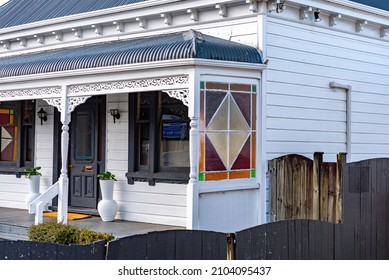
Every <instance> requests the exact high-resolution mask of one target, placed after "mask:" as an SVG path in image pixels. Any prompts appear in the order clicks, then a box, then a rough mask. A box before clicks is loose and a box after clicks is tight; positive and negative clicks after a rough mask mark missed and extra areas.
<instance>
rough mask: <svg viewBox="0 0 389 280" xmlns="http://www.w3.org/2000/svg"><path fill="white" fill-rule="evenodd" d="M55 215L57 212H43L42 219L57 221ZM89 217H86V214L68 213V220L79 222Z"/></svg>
mask: <svg viewBox="0 0 389 280" xmlns="http://www.w3.org/2000/svg"><path fill="white" fill-rule="evenodd" d="M57 214H58V212H57V211H53V212H45V213H43V217H45V218H52V219H57ZM90 217H91V215H88V214H78V213H68V220H81V219H87V218H90Z"/></svg>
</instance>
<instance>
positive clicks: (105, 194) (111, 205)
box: [97, 171, 118, 222]
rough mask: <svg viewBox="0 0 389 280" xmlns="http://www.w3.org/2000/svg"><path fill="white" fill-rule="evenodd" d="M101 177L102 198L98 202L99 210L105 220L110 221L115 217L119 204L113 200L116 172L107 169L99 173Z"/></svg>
mask: <svg viewBox="0 0 389 280" xmlns="http://www.w3.org/2000/svg"><path fill="white" fill-rule="evenodd" d="M97 178H99V179H100V190H101V197H102V199H101V200H100V201H99V203H98V204H97V210H98V212H99V214H100V217H101V219H102V220H103V221H104V222H110V221H113V220H114V219H115V216H116V212H117V210H118V204H117V202H116V201H115V200H113V187H114V182H115V181H117V180H116V177H115V174H113V173H111V172H109V171H106V172H102V173H99V174H97Z"/></svg>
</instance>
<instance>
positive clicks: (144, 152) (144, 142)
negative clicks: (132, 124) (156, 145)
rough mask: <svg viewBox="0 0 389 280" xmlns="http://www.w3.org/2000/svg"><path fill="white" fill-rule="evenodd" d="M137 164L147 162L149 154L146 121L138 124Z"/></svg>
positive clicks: (148, 129) (148, 133)
mask: <svg viewBox="0 0 389 280" xmlns="http://www.w3.org/2000/svg"><path fill="white" fill-rule="evenodd" d="M138 127H139V133H138V135H139V138H140V139H139V155H138V158H139V162H138V164H139V165H148V164H149V154H150V125H149V124H148V123H141V124H139V126H138Z"/></svg>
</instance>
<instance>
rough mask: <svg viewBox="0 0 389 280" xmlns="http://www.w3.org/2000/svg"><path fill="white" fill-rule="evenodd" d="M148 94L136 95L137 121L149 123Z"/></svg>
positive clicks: (149, 103)
mask: <svg viewBox="0 0 389 280" xmlns="http://www.w3.org/2000/svg"><path fill="white" fill-rule="evenodd" d="M150 105H151V102H150V94H149V93H145V92H142V93H138V106H137V107H138V108H137V112H138V117H137V120H138V121H149V120H150Z"/></svg>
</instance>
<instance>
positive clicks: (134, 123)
mask: <svg viewBox="0 0 389 280" xmlns="http://www.w3.org/2000/svg"><path fill="white" fill-rule="evenodd" d="M145 93H147V94H149V96H150V107H151V109H150V118H149V121H148V123H149V158H148V165H142V166H140V165H139V164H138V160H139V155H138V154H139V153H138V152H137V151H138V147H139V143H138V142H139V141H138V139H139V137H138V133H137V131H138V120H137V112H138V108H137V104H138V94H139V92H135V93H129V95H128V106H129V107H128V109H129V111H128V112H129V116H128V120H129V125H128V128H129V131H128V172H127V173H126V177H127V181H128V184H130V185H133V184H134V183H135V181H143V182H148V184H149V185H150V186H155V183H156V182H168V183H175V184H187V183H188V182H189V172H190V167H162V166H160V142H159V141H158V139H159V136H160V135H159V133H160V125H162V123H163V121H161V120H159V116H158V113H157V112H158V106H159V101H160V98H161V96H162V94H163V92H161V91H152V92H143V93H142V94H145ZM182 122H187V123H188V128H189V125H190V120H189V118H188V120H186V121H182ZM188 137H189V136H188ZM189 141H190V140H189ZM188 153H189V151H188Z"/></svg>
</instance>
